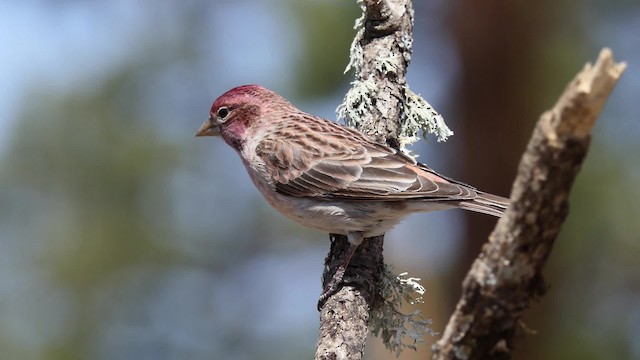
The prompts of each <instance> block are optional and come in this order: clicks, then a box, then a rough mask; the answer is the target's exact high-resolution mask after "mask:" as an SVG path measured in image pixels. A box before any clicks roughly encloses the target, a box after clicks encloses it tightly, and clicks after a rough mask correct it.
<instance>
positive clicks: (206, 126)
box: [196, 118, 220, 136]
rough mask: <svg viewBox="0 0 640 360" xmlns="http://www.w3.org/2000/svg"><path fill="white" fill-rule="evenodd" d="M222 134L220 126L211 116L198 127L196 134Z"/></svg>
mask: <svg viewBox="0 0 640 360" xmlns="http://www.w3.org/2000/svg"><path fill="white" fill-rule="evenodd" d="M218 135H220V126H219V125H218V124H216V123H215V122H213V121H212V119H211V118H209V119H207V120H205V122H203V123H202V126H200V129H198V132H197V133H196V136H218Z"/></svg>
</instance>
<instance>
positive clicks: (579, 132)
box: [433, 49, 625, 359]
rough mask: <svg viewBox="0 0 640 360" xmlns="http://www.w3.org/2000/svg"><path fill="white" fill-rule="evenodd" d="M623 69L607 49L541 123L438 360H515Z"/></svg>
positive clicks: (442, 342) (437, 349)
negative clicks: (517, 338)
mask: <svg viewBox="0 0 640 360" xmlns="http://www.w3.org/2000/svg"><path fill="white" fill-rule="evenodd" d="M624 68H625V65H624V64H620V63H619V64H616V63H614V61H613V57H612V54H611V52H610V51H609V50H608V49H604V50H603V51H602V52H601V53H600V56H599V58H598V61H597V62H596V64H595V65H594V66H591V65H590V64H587V65H586V66H585V68H584V69H583V70H582V71H581V72H580V73H579V74H578V75H577V76H576V77H575V79H574V80H573V81H572V82H571V83H570V84H569V85H568V87H567V88H566V89H565V91H564V93H563V94H562V96H561V97H560V99H559V100H558V102H557V103H556V104H555V106H554V107H553V109H551V110H549V111H547V112H545V113H544V114H543V115H542V116H541V118H540V120H539V121H538V124H537V126H536V128H535V130H534V133H533V136H532V138H531V140H530V142H529V145H528V147H527V149H526V151H525V153H524V155H523V156H522V159H521V161H520V165H519V168H518V174H517V177H516V180H515V182H514V185H513V190H512V193H511V201H512V205H511V207H510V208H509V209H508V210H507V212H506V214H505V216H504V217H503V218H501V219H500V220H499V221H498V224H497V225H496V228H495V229H494V231H493V233H492V234H491V236H490V238H489V241H488V242H487V243H486V244H485V245H484V247H483V249H482V252H481V253H480V255H479V256H478V258H477V259H476V260H475V261H474V263H473V265H472V267H471V270H470V271H469V273H468V274H467V276H466V278H465V280H464V282H463V284H462V286H463V289H462V296H461V299H460V301H459V302H458V304H457V306H456V310H455V312H454V314H453V315H452V317H451V319H450V320H449V323H448V325H447V327H446V329H445V331H444V334H443V337H442V339H440V340H439V341H438V342H437V343H436V345H434V347H433V352H434V354H433V359H509V358H511V356H512V351H513V340H514V335H515V334H516V331H517V330H518V329H519V324H520V321H521V317H522V315H523V313H524V311H525V310H527V309H528V307H529V303H530V302H531V300H532V299H535V298H536V297H538V296H540V295H542V294H543V293H544V290H545V285H544V281H543V277H542V268H543V266H544V264H545V263H546V261H547V258H548V256H549V253H550V251H551V248H552V246H553V243H554V241H555V239H556V237H557V235H558V233H559V232H560V228H561V225H562V223H563V222H564V219H565V218H566V216H567V213H568V202H567V199H568V197H569V192H570V190H571V186H572V184H573V181H574V179H575V177H576V175H577V173H578V171H579V169H580V166H581V164H582V161H583V159H584V157H585V155H586V153H587V150H588V147H589V140H590V134H591V129H592V127H593V124H594V123H595V121H596V119H597V117H598V115H599V113H600V111H601V109H602V107H603V106H604V103H605V101H606V99H607V97H608V96H609V94H610V93H611V91H612V90H613V88H614V86H615V84H616V82H617V80H618V79H619V77H620V76H621V74H622V72H623V71H624Z"/></svg>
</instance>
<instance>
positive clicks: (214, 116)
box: [196, 85, 286, 150]
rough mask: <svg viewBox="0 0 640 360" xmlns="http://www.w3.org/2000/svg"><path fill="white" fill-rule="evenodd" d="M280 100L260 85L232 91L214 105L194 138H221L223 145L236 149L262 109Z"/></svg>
mask: <svg viewBox="0 0 640 360" xmlns="http://www.w3.org/2000/svg"><path fill="white" fill-rule="evenodd" d="M280 99H282V100H284V99H283V98H281V97H280V96H279V95H278V94H276V93H274V92H272V91H270V90H267V89H265V88H263V87H262V86H260V85H243V86H238V87H236V88H233V89H231V90H229V91H227V92H226V93H224V94H222V95H220V97H219V98H217V99H216V100H215V101H214V102H213V105H212V106H211V111H210V112H209V118H208V119H207V120H206V121H205V122H204V123H203V124H202V126H200V129H198V132H197V133H196V136H222V138H223V139H224V140H225V142H227V143H228V144H229V145H231V146H232V147H234V148H236V149H237V150H239V147H240V146H241V145H242V143H243V142H244V140H245V139H246V136H247V130H248V129H250V128H251V127H252V126H253V125H255V124H256V123H257V122H258V120H259V119H260V115H261V114H262V112H263V107H264V106H268V105H269V104H273V103H274V102H276V103H277V102H279V101H280ZM284 101H285V102H286V100H284Z"/></svg>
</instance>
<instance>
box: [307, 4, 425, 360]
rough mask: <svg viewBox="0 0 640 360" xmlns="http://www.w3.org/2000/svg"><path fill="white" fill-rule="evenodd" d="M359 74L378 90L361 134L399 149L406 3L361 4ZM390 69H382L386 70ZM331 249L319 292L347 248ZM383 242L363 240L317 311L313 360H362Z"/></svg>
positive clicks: (408, 30)
mask: <svg viewBox="0 0 640 360" xmlns="http://www.w3.org/2000/svg"><path fill="white" fill-rule="evenodd" d="M364 6H365V18H364V32H363V33H362V35H361V36H360V38H359V39H356V41H359V44H360V46H361V47H362V50H363V53H362V56H363V59H362V63H361V64H362V68H361V69H360V71H359V72H358V73H357V74H356V79H357V80H361V81H368V80H370V81H371V83H373V84H375V86H376V91H375V93H376V98H375V99H372V100H373V101H372V103H373V106H372V107H370V108H368V111H367V113H366V114H364V116H363V118H362V119H360V120H361V123H362V124H363V125H362V126H361V127H360V129H359V130H361V131H363V132H364V133H365V134H367V135H369V136H370V137H371V138H373V139H374V140H376V141H378V142H382V143H387V144H389V145H390V146H392V147H395V148H398V146H399V142H398V131H399V125H398V119H400V118H401V116H402V112H403V103H402V99H405V94H404V92H405V87H404V85H405V84H406V78H405V75H406V68H407V66H408V64H409V61H410V58H411V39H412V31H413V27H412V23H413V8H412V5H411V1H410V0H365V1H364ZM381 61H384V63H385V64H387V63H388V64H393V68H385V66H384V64H381ZM331 238H332V245H331V250H330V252H329V254H328V255H327V258H326V260H325V271H324V274H323V286H324V285H325V284H326V282H327V281H328V280H329V279H330V278H331V277H332V274H334V273H335V271H336V269H337V268H338V266H339V265H340V264H341V262H342V259H343V258H344V255H345V254H346V251H347V249H348V248H349V243H348V241H347V239H346V237H345V236H342V235H335V234H331ZM383 241H384V236H377V237H374V238H368V239H365V241H364V242H363V243H362V245H360V246H359V247H358V250H357V251H356V253H355V254H354V256H353V258H352V260H351V264H350V265H349V267H348V268H347V271H346V273H345V276H344V281H343V286H342V287H341V288H339V290H338V291H337V292H336V293H335V294H333V295H332V296H330V297H329V298H328V299H327V301H326V302H325V303H324V305H323V307H322V309H321V311H320V335H319V337H318V343H317V346H316V354H315V359H323V360H326V359H331V360H337V359H361V358H362V355H363V351H364V345H365V341H366V338H367V335H368V332H369V330H368V322H369V312H370V310H371V309H372V308H373V306H374V302H375V301H376V294H377V290H376V289H377V286H378V284H379V282H380V277H381V273H382V270H383V257H382V246H383Z"/></svg>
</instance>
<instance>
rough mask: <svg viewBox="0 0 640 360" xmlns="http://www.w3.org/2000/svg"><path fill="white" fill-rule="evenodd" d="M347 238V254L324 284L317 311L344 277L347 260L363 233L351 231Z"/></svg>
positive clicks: (354, 250) (349, 258)
mask: <svg viewBox="0 0 640 360" xmlns="http://www.w3.org/2000/svg"><path fill="white" fill-rule="evenodd" d="M347 240H348V241H349V249H347V254H346V255H345V257H344V259H342V262H341V263H340V265H339V266H338V268H337V269H336V272H335V273H334V274H333V276H332V277H331V279H330V280H329V282H328V283H327V284H326V285H325V287H324V290H323V291H322V294H321V295H320V299H318V311H320V309H322V306H323V305H324V303H325V302H326V301H327V299H328V298H329V296H331V295H333V294H334V293H335V292H336V291H337V290H338V285H340V283H341V282H342V278H343V277H344V273H345V272H346V271H347V267H348V266H349V262H351V258H352V257H353V254H355V252H356V249H357V248H358V245H360V244H361V243H362V240H364V235H363V234H362V232H359V231H351V232H349V233H347Z"/></svg>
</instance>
